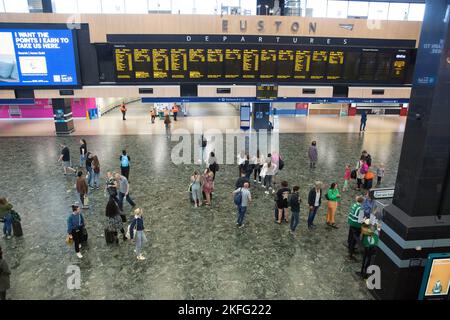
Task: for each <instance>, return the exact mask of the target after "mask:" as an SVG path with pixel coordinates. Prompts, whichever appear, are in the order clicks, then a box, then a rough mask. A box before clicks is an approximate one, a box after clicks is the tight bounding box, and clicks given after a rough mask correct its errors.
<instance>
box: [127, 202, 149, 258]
mask: <svg viewBox="0 0 450 320" xmlns="http://www.w3.org/2000/svg"><path fill="white" fill-rule="evenodd" d="M142 213H143V210H142V209H141V208H137V209H136V210H134V219H133V221H132V222H131V224H130V239H134V236H135V235H136V250H135V252H136V256H137V259H138V260H145V257H144V256H143V255H142V252H141V251H142V246H143V245H144V243H145V242H147V237H146V236H145V233H144V230H145V228H144V219H143V217H142Z"/></svg>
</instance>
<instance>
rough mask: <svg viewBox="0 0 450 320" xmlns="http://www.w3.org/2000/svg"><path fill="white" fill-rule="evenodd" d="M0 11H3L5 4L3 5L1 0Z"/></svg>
mask: <svg viewBox="0 0 450 320" xmlns="http://www.w3.org/2000/svg"><path fill="white" fill-rule="evenodd" d="M0 12H5V6H4V5H3V1H0Z"/></svg>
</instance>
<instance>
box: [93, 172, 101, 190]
mask: <svg viewBox="0 0 450 320" xmlns="http://www.w3.org/2000/svg"><path fill="white" fill-rule="evenodd" d="M99 180H100V172H98V173H96V172H94V187H97V188H98V187H100V181H99Z"/></svg>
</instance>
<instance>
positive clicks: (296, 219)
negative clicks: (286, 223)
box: [291, 211, 300, 232]
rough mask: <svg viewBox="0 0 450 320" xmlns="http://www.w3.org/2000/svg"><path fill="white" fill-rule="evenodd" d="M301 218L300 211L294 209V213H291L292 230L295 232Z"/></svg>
mask: <svg viewBox="0 0 450 320" xmlns="http://www.w3.org/2000/svg"><path fill="white" fill-rule="evenodd" d="M299 219H300V211H297V212H295V211H292V215H291V230H292V232H294V231H295V229H296V228H297V226H298V222H299Z"/></svg>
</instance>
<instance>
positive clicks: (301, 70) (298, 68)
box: [294, 50, 311, 80]
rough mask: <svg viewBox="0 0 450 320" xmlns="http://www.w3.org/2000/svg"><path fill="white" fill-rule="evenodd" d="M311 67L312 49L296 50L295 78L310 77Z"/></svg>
mask: <svg viewBox="0 0 450 320" xmlns="http://www.w3.org/2000/svg"><path fill="white" fill-rule="evenodd" d="M310 68H311V51H309V50H296V51H295V63H294V79H300V80H304V79H307V78H308V77H309V71H310Z"/></svg>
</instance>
